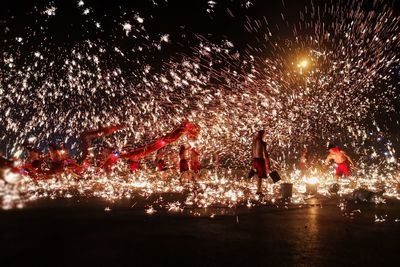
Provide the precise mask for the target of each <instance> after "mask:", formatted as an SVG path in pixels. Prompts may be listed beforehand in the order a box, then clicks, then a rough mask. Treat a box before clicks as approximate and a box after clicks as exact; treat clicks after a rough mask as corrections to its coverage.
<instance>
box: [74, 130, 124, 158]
mask: <svg viewBox="0 0 400 267" xmlns="http://www.w3.org/2000/svg"><path fill="white" fill-rule="evenodd" d="M121 128H122V126H120V125H114V126H109V127H102V128H99V129H97V130H89V131H85V132H83V133H82V134H81V137H80V139H81V142H82V157H83V160H85V159H86V157H87V155H88V154H89V151H88V150H89V147H90V146H91V144H92V141H93V139H95V138H99V137H103V136H107V135H110V134H112V133H114V132H116V131H118V130H119V129H121Z"/></svg>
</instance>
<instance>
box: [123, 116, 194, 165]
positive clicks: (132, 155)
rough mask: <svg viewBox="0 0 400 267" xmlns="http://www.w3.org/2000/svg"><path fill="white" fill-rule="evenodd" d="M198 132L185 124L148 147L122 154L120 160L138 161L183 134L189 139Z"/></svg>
mask: <svg viewBox="0 0 400 267" xmlns="http://www.w3.org/2000/svg"><path fill="white" fill-rule="evenodd" d="M199 132H200V128H199V127H198V126H196V125H194V124H191V123H190V122H185V123H183V124H182V125H181V126H179V127H178V128H176V129H175V130H173V131H172V132H171V133H169V134H167V135H165V136H164V137H161V138H160V139H158V140H156V141H154V142H152V143H150V144H148V145H145V146H142V147H138V148H136V149H133V150H131V151H128V152H126V153H124V154H122V155H121V158H126V159H133V160H139V159H141V158H143V157H144V156H146V155H148V154H150V153H152V152H154V151H157V150H159V149H161V148H163V147H164V146H166V145H168V144H170V143H172V142H174V141H176V140H178V139H179V138H180V137H181V136H182V135H184V134H185V133H187V134H188V136H189V137H190V138H197V135H198V134H199Z"/></svg>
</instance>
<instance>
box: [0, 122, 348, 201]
mask: <svg viewBox="0 0 400 267" xmlns="http://www.w3.org/2000/svg"><path fill="white" fill-rule="evenodd" d="M188 125H189V124H183V125H182V126H181V127H180V128H178V129H176V130H174V132H172V133H170V134H169V135H167V136H166V137H165V138H163V139H160V140H157V141H155V142H153V143H152V144H150V145H146V146H144V147H141V148H139V149H136V150H133V151H128V152H125V153H123V154H121V152H120V151H118V150H117V149H116V148H115V147H113V146H112V145H110V144H108V143H106V142H103V145H101V146H100V148H99V149H97V153H95V152H94V146H93V140H94V139H96V138H102V137H104V136H106V135H110V134H112V133H114V132H115V131H117V130H118V129H120V127H106V128H100V129H98V130H94V131H86V132H84V133H82V135H81V144H82V158H81V159H80V160H77V159H76V158H74V157H72V156H71V155H70V153H69V151H68V149H67V148H66V146H65V144H63V143H59V144H56V143H49V144H48V149H47V151H48V152H47V153H43V152H41V151H39V150H38V149H36V148H35V147H34V145H33V144H27V145H25V146H24V148H25V151H26V156H25V160H24V162H23V163H21V160H19V159H7V158H6V157H4V156H2V155H0V156H1V157H0V173H1V174H3V170H5V169H11V170H12V171H13V172H16V173H20V174H22V175H28V176H29V177H31V178H32V179H33V180H39V179H48V178H52V177H55V176H56V175H59V174H61V173H72V174H74V175H76V176H78V177H79V176H80V175H81V174H82V173H84V172H85V171H87V170H88V169H89V168H92V169H93V168H94V169H96V170H98V171H99V172H103V173H106V174H107V173H110V172H111V171H113V170H114V169H115V167H116V166H117V163H118V161H120V160H124V162H125V163H126V164H127V166H128V169H129V171H130V172H136V171H138V170H139V169H141V163H140V161H141V159H142V158H143V157H144V156H145V155H146V154H152V153H153V152H155V153H154V155H155V160H154V169H155V170H156V171H157V172H158V173H159V174H160V176H161V177H162V178H164V177H165V173H166V171H167V170H176V171H177V172H178V171H179V173H180V180H181V182H182V183H188V182H194V181H196V179H197V177H198V176H199V175H200V170H201V167H202V166H201V158H200V151H199V148H198V147H197V146H194V145H193V142H188V144H184V143H183V142H180V146H179V150H178V152H174V151H176V149H175V150H174V149H171V147H169V146H172V144H173V142H175V141H176V140H178V138H179V137H181V136H182V135H183V134H184V133H186V131H188V129H191V128H190V127H192V126H191V125H189V126H190V127H188ZM197 134H198V132H197V133H196V135H195V136H196V137H197ZM266 136H267V133H266V131H265V130H260V131H258V132H257V133H256V134H255V135H254V137H253V140H252V147H251V155H252V163H251V170H250V173H249V178H250V177H253V176H256V177H257V191H256V194H258V195H262V194H263V192H262V181H263V180H265V179H267V178H269V177H271V178H272V179H273V180H274V182H275V181H277V180H279V179H280V177H279V175H278V177H277V178H276V177H275V178H274V177H273V176H272V172H273V168H272V165H271V159H270V155H269V153H268V149H267V142H266ZM328 152H329V153H328V155H327V157H326V159H325V165H329V164H330V162H331V161H334V162H335V164H336V170H335V178H336V179H337V180H338V179H339V178H340V177H341V176H349V175H350V173H351V172H350V166H355V163H354V161H353V160H352V159H351V158H350V157H349V156H348V155H347V154H346V152H345V151H343V150H342V149H340V148H339V147H338V146H335V145H330V146H329V147H328ZM316 161H317V158H316V157H309V155H308V151H307V149H304V150H303V151H301V153H300V157H299V161H298V163H297V169H298V170H299V171H300V172H301V174H302V175H303V176H306V175H309V173H310V170H312V169H313V166H315V164H316ZM17 162H18V163H17ZM275 175H277V174H276V173H275Z"/></svg>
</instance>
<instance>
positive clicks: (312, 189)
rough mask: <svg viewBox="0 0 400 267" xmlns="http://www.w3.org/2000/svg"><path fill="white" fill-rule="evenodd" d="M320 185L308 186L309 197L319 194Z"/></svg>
mask: <svg viewBox="0 0 400 267" xmlns="http://www.w3.org/2000/svg"><path fill="white" fill-rule="evenodd" d="M317 189H318V184H306V193H307V194H308V195H315V194H317V192H318V191H317Z"/></svg>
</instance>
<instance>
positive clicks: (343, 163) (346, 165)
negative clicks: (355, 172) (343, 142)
mask: <svg viewBox="0 0 400 267" xmlns="http://www.w3.org/2000/svg"><path fill="white" fill-rule="evenodd" d="M328 151H329V154H328V156H327V157H326V159H325V165H329V163H330V161H332V160H333V161H335V163H336V164H337V166H336V171H335V178H336V180H339V178H340V177H341V176H342V175H343V176H345V177H347V176H349V175H350V165H352V166H355V164H354V162H353V160H352V159H351V158H350V157H349V156H348V155H347V154H346V152H344V151H343V150H341V149H340V148H339V147H338V146H335V145H329V146H328Z"/></svg>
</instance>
